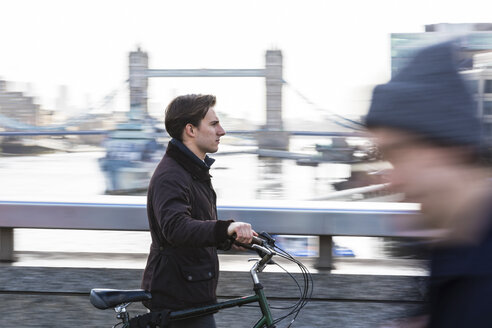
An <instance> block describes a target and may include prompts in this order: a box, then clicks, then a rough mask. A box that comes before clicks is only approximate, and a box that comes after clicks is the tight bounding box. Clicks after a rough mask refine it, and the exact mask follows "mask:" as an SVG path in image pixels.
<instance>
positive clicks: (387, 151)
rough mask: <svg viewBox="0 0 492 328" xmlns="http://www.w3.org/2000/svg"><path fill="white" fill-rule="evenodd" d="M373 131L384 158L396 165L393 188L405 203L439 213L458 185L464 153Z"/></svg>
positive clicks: (410, 137) (387, 131)
mask: <svg viewBox="0 0 492 328" xmlns="http://www.w3.org/2000/svg"><path fill="white" fill-rule="evenodd" d="M371 132H372V134H373V135H374V136H375V137H376V143H377V145H378V147H379V149H380V151H381V152H382V153H383V157H384V158H385V159H386V160H387V161H389V162H390V163H391V164H392V165H393V170H392V173H391V174H390V184H391V186H392V188H393V189H394V190H395V191H397V192H403V193H404V194H405V199H406V201H409V202H415V203H421V204H422V210H424V209H429V210H431V211H433V212H435V210H438V209H439V207H440V206H441V205H442V204H443V203H445V202H446V197H447V196H446V195H447V192H448V190H450V187H451V186H452V185H453V184H456V183H457V182H458V183H459V181H458V179H460V176H459V174H458V172H460V170H459V168H460V166H461V165H462V162H463V158H462V156H463V153H462V152H460V151H459V150H458V149H457V148H452V147H439V146H437V145H433V144H431V143H426V142H423V141H421V140H419V139H418V138H417V137H416V136H415V135H413V134H410V133H406V132H404V131H399V130H393V129H388V128H377V129H373V130H372V131H371ZM433 214H436V213H433Z"/></svg>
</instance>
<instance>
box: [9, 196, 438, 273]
mask: <svg viewBox="0 0 492 328" xmlns="http://www.w3.org/2000/svg"><path fill="white" fill-rule="evenodd" d="M418 214H419V206H418V205H417V204H409V203H374V202H366V203H364V202H319V201H303V202H283V201H251V202H246V203H242V204H241V203H234V204H220V205H219V206H218V216H219V219H223V220H228V219H234V220H236V221H243V222H248V223H251V225H252V226H253V227H254V229H255V230H257V231H267V232H269V233H272V234H288V235H312V236H319V237H320V252H319V254H320V257H319V262H318V266H319V267H321V268H325V267H326V268H328V267H331V262H332V258H331V252H332V248H331V247H332V237H333V236H377V237H426V236H429V235H432V232H429V231H415V230H411V229H408V227H410V226H412V224H413V223H414V222H415V220H416V216H417V215H418ZM15 228H39V229H87V230H121V231H145V230H148V229H149V228H148V223H147V212H146V204H145V197H119V196H104V197H99V198H97V199H91V200H84V201H77V202H73V201H29V200H3V201H2V200H0V260H3V261H9V260H13V258H14V257H13V252H14V251H15V250H14V249H13V229H15Z"/></svg>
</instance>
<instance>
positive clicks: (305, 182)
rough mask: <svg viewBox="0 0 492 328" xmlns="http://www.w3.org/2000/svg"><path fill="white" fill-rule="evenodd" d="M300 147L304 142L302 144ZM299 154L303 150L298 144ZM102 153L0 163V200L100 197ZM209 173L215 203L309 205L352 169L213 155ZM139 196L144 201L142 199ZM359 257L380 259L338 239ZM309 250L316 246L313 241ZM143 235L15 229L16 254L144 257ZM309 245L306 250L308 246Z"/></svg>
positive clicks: (368, 245)
mask: <svg viewBox="0 0 492 328" xmlns="http://www.w3.org/2000/svg"><path fill="white" fill-rule="evenodd" d="M303 143H304V144H308V143H306V141H305V140H304V141H303ZM296 146H297V150H298V151H307V152H309V151H310V149H306V148H305V147H304V146H302V145H299V144H298V145H295V144H294V147H296ZM103 156H104V152H102V151H93V152H76V153H53V154H46V155H37V156H10V157H1V158H0V183H1V187H0V200H1V199H9V200H12V199H31V200H33V199H34V200H35V199H47V198H48V199H51V200H60V201H63V200H64V199H67V198H69V199H71V200H74V199H80V201H83V200H84V199H86V198H90V197H93V196H95V195H102V194H104V191H105V185H104V176H103V174H102V172H101V171H100V168H99V165H98V159H99V158H101V157H103ZM215 158H216V162H215V163H214V165H213V167H212V170H211V174H212V176H213V184H214V187H215V189H216V192H217V196H218V199H219V200H221V201H225V202H229V203H230V202H233V201H234V200H241V202H244V201H248V200H256V199H262V200H292V201H296V200H309V199H313V198H318V197H320V196H323V195H327V194H329V193H330V192H332V191H333V190H334V189H333V186H332V183H334V182H337V181H341V180H343V179H344V178H347V177H348V176H349V175H350V166H348V165H345V164H330V163H322V164H320V165H319V166H317V167H312V166H299V165H297V164H296V162H295V161H293V160H282V159H266V158H259V157H258V156H256V155H253V154H235V155H217V156H216V157H215ZM141 195H142V196H141V197H144V196H143V194H141ZM335 241H336V242H337V243H338V244H340V245H342V246H346V247H349V248H350V249H352V250H353V251H354V253H355V254H356V256H357V257H361V258H375V257H376V258H377V257H380V256H381V255H380V252H379V246H380V243H379V242H378V241H377V240H375V239H374V238H349V237H337V238H336V239H335ZM309 242H310V243H311V242H313V243H311V244H310V245H311V246H312V245H315V244H316V241H315V240H314V239H313V238H311V239H309ZM149 243H150V238H149V234H148V233H147V232H118V231H67V230H63V231H60V230H34V229H16V230H15V246H14V247H15V249H16V250H17V251H46V252H104V253H139V254H142V253H147V251H148V247H149ZM311 246H310V247H311Z"/></svg>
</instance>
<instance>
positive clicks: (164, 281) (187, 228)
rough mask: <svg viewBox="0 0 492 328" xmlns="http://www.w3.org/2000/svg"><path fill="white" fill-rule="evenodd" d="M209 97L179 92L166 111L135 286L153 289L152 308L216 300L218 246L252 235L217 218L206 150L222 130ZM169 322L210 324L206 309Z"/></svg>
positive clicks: (212, 149)
mask: <svg viewBox="0 0 492 328" xmlns="http://www.w3.org/2000/svg"><path fill="white" fill-rule="evenodd" d="M215 102H216V99H215V96H212V95H186V96H180V97H177V98H176V99H174V100H173V101H172V102H171V103H170V104H169V106H168V107H167V109H166V114H165V116H166V117H165V125H166V130H167V132H168V133H169V135H170V136H171V137H172V138H173V139H172V140H171V141H170V142H169V145H168V148H167V150H166V154H165V155H164V157H163V158H162V160H161V162H160V163H159V165H158V166H157V168H156V170H155V172H154V175H153V176H152V179H151V180H150V185H149V190H148V196H147V215H148V219H149V226H150V232H151V236H152V245H151V249H150V254H149V258H148V261H147V266H146V268H145V271H144V276H143V281H142V288H144V289H146V290H149V291H151V292H152V300H151V301H149V302H147V303H145V305H146V306H147V307H148V308H149V309H150V310H151V311H159V310H163V309H170V310H179V309H185V308H190V307H195V306H201V305H206V304H212V303H215V302H216V295H215V291H216V287H217V281H218V276H219V262H218V257H217V248H221V249H228V248H229V247H230V240H229V238H230V237H231V236H232V235H233V234H236V239H237V240H238V241H239V242H243V243H249V242H251V239H252V236H253V235H256V233H255V232H254V231H253V230H252V229H251V226H250V225H249V224H247V223H242V222H233V221H220V220H217V208H216V194H215V192H214V189H213V187H212V184H211V179H210V178H211V175H210V174H209V169H210V166H211V165H212V163H213V162H214V160H213V159H212V158H210V157H208V156H207V153H215V152H216V151H217V150H218V147H219V143H220V138H221V137H222V136H224V135H225V131H224V129H223V128H222V126H221V125H220V122H219V119H218V118H217V115H216V113H215V110H214V106H215ZM171 327H199V328H208V327H215V321H214V318H213V315H209V316H205V317H201V318H197V319H192V320H183V321H177V322H176V323H173V325H171Z"/></svg>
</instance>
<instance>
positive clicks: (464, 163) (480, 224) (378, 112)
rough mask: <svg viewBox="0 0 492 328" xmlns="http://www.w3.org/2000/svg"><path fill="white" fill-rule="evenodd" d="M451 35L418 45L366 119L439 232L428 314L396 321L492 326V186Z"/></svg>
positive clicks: (398, 185)
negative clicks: (440, 41)
mask: <svg viewBox="0 0 492 328" xmlns="http://www.w3.org/2000/svg"><path fill="white" fill-rule="evenodd" d="M457 50H458V48H457V46H456V44H455V43H454V42H447V43H443V44H438V45H434V46H431V47H429V48H426V49H423V50H421V51H420V52H419V53H418V54H417V55H416V56H415V57H414V59H413V60H412V61H411V63H410V64H409V65H408V66H407V67H406V68H404V69H403V70H402V71H401V72H400V73H399V74H397V75H396V76H395V77H394V78H393V79H392V80H391V81H389V82H388V83H387V84H385V85H380V86H377V87H376V88H375V89H374V93H373V99H372V104H371V107H370V110H369V113H368V115H367V118H366V125H367V126H368V128H369V130H370V131H371V132H372V134H373V136H374V137H375V138H376V142H377V144H378V146H379V148H380V150H381V152H382V153H383V156H384V157H385V158H386V159H387V160H388V161H390V162H391V163H392V165H393V168H394V169H393V172H392V174H391V177H390V182H391V184H392V187H393V188H395V190H397V191H400V192H404V193H405V194H406V197H407V201H410V202H417V203H421V209H422V214H423V216H422V219H423V222H422V224H423V226H422V228H427V229H436V231H440V234H439V235H438V236H437V237H438V238H437V240H436V243H435V245H434V247H433V249H432V252H431V253H432V255H431V276H430V284H429V300H430V301H429V310H428V311H429V315H428V316H425V317H421V318H420V319H419V320H413V321H412V320H409V321H407V322H400V323H399V324H395V325H394V326H391V327H431V328H436V327H443V328H444V327H445V328H454V327H463V328H464V327H474V328H481V327H492V314H491V313H492V312H491V311H490V310H491V309H492V307H491V305H490V304H491V300H492V229H491V222H492V202H491V200H492V197H491V196H492V188H491V181H490V178H489V177H490V169H489V168H488V167H487V166H486V165H485V164H484V161H483V158H484V156H485V155H486V153H487V152H486V149H485V146H484V145H483V142H482V136H481V132H480V131H481V129H480V122H479V120H478V119H477V117H476V109H475V104H474V102H473V100H472V98H471V96H470V94H468V92H467V90H466V87H465V84H464V82H463V80H462V77H461V76H460V74H459V73H458V68H457V67H458V63H457V61H458V59H459V52H458V51H457Z"/></svg>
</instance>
